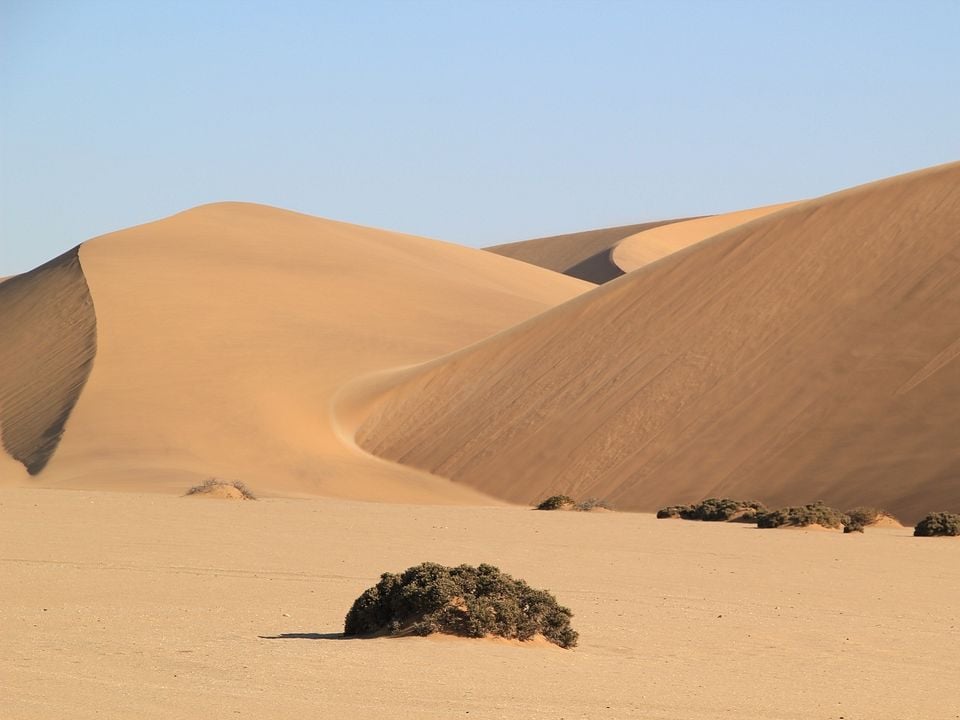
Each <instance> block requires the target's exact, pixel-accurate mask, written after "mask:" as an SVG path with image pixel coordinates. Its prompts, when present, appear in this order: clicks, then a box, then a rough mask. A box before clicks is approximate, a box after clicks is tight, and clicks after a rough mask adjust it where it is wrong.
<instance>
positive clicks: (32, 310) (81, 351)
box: [0, 248, 97, 475]
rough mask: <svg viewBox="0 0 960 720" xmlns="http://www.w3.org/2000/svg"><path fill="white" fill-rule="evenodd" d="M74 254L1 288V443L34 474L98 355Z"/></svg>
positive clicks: (0, 468) (4, 463)
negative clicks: (95, 356)
mask: <svg viewBox="0 0 960 720" xmlns="http://www.w3.org/2000/svg"><path fill="white" fill-rule="evenodd" d="M78 250H79V248H73V249H72V250H69V251H68V252H65V253H64V254H63V255H61V256H60V257H58V258H55V259H54V260H51V261H50V262H48V263H46V264H44V265H41V266H40V267H38V268H36V269H35V270H31V271H30V272H28V273H24V274H22V275H18V276H16V277H14V278H11V279H8V280H6V281H5V282H2V283H0V438H2V440H3V449H4V450H5V451H6V455H7V457H5V458H0V473H2V474H4V475H5V474H8V473H9V474H11V475H12V473H13V470H12V463H11V460H13V461H16V462H19V463H21V464H22V465H23V467H24V468H25V469H26V471H27V472H28V473H30V474H31V475H36V474H37V473H39V472H40V471H41V470H43V468H44V467H45V466H46V465H47V463H48V462H49V460H50V458H51V456H52V455H53V453H54V451H55V450H56V448H57V443H59V442H60V437H61V435H62V434H63V429H64V425H65V424H66V422H67V418H68V417H69V416H70V412H71V410H73V406H74V405H75V404H76V402H77V399H78V398H79V397H80V392H81V390H82V389H83V386H84V383H86V381H87V377H88V376H89V375H90V367H91V364H92V362H93V357H94V355H95V354H96V350H97V318H96V315H95V313H94V311H93V301H92V300H91V298H90V292H89V290H88V288H87V283H86V280H85V279H84V276H83V270H82V268H81V267H80V261H79V259H78V257H77V251H78Z"/></svg>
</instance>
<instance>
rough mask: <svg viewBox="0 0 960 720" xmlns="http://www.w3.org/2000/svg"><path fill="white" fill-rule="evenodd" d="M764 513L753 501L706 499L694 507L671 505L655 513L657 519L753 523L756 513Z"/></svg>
mask: <svg viewBox="0 0 960 720" xmlns="http://www.w3.org/2000/svg"><path fill="white" fill-rule="evenodd" d="M764 511H766V508H765V507H764V505H763V503H759V502H755V501H753V500H731V499H730V498H707V499H706V500H702V501H700V502H698V503H696V504H694V505H671V506H669V507H665V508H661V509H660V510H658V511H657V517H658V518H661V519H663V518H678V517H679V518H683V519H684V520H705V521H707V522H728V521H730V520H737V521H740V522H754V520H755V519H756V516H757V513H760V512H764Z"/></svg>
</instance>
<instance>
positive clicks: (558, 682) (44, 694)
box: [0, 488, 960, 720]
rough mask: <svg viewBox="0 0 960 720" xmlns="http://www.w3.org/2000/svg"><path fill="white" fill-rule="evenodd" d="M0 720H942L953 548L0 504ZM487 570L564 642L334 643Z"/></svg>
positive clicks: (729, 532)
mask: <svg viewBox="0 0 960 720" xmlns="http://www.w3.org/2000/svg"><path fill="white" fill-rule="evenodd" d="M0 548H2V550H0V586H2V588H3V594H2V597H3V602H2V605H0V622H2V624H3V628H4V632H3V638H4V639H3V652H2V653H0V717H3V718H9V719H11V720H14V719H15V720H21V719H26V718H73V719H82V718H102V717H114V718H164V719H165V720H166V719H171V718H201V717H205V718H230V717H248V718H302V717H330V718H352V717H396V718H454V717H469V718H565V719H567V720H570V719H572V718H591V719H593V718H664V719H671V720H673V719H676V718H784V719H786V718H796V719H797V720H801V719H802V720H808V719H811V718H823V719H825V720H828V719H834V720H835V719H837V718H844V719H845V720H852V719H864V720H879V719H881V718H891V719H894V718H896V719H898V720H902V719H904V718H924V719H935V718H957V717H960V690H958V687H957V678H958V677H960V653H958V652H957V641H958V638H960V605H958V603H957V601H956V599H957V597H958V593H960V565H958V563H957V553H958V552H960V543H958V542H957V541H956V540H955V539H952V538H931V539H927V538H913V537H911V531H910V529H873V530H871V529H868V530H867V532H866V533H865V534H864V535H856V536H850V535H843V534H841V533H833V532H824V531H820V532H817V531H804V530H790V531H778V530H758V529H756V528H753V527H750V526H746V525H738V524H714V523H694V522H684V521H670V520H659V521H658V520H656V519H654V518H653V516H651V515H648V514H640V513H543V512H536V511H532V510H527V509H523V508H512V507H507V508H505V507H476V506H474V507H442V506H419V505H395V504H373V503H362V502H353V501H347V500H325V499H313V500H294V499H273V498H267V499H262V500H259V501H257V502H230V501H212V500H200V499H193V498H182V497H174V496H169V495H161V494H136V493H110V492H86V491H66V490H53V491H51V490H28V489H15V488H8V489H3V490H2V491H0ZM424 560H434V561H437V562H441V563H447V564H458V563H461V562H469V563H474V564H475V563H479V562H490V563H493V564H496V565H498V566H500V567H501V568H502V569H504V570H506V571H508V572H511V573H514V574H515V575H517V576H519V577H523V578H526V579H527V580H528V581H529V582H531V583H532V584H533V585H535V586H542V587H547V588H550V589H551V590H553V591H554V593H555V594H556V595H557V597H558V598H559V599H560V600H561V601H562V602H564V603H565V604H567V605H568V606H569V607H570V608H571V609H572V610H573V612H574V627H575V628H576V629H577V630H578V631H579V632H580V644H579V646H578V647H577V648H575V649H573V650H568V651H567V650H560V649H559V648H555V647H553V646H548V645H529V644H528V645H524V646H521V645H519V644H511V643H506V642H499V643H498V642H491V641H471V640H464V639H451V638H440V639H434V638H402V639H376V640H343V639H338V638H337V634H338V633H339V632H341V630H342V622H343V616H344V614H345V612H346V611H347V609H348V608H349V606H350V604H351V603H352V601H353V599H354V598H355V597H356V596H357V595H359V594H360V592H362V591H363V590H364V589H365V588H367V587H369V586H370V585H372V584H373V583H374V582H375V581H376V579H377V577H378V575H379V574H380V573H381V572H383V571H386V570H400V569H403V568H406V567H407V566H409V565H412V564H415V563H418V562H421V561H424Z"/></svg>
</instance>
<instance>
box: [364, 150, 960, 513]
mask: <svg viewBox="0 0 960 720" xmlns="http://www.w3.org/2000/svg"><path fill="white" fill-rule="evenodd" d="M958 188H960V164H951V165H945V166H940V167H936V168H932V169H929V170H926V171H922V172H919V173H914V174H911V175H906V176H901V177H898V178H893V179H890V180H886V181H882V182H878V183H873V184H870V185H866V186H863V187H860V188H855V189H852V190H848V191H844V192H841V193H836V194H833V195H829V196H826V197H824V198H820V199H817V200H812V201H809V202H805V203H802V204H800V205H797V206H795V207H793V208H790V209H786V210H783V211H781V212H777V213H774V214H772V215H770V216H769V217H768V218H766V219H761V220H757V221H755V222H753V223H750V224H748V225H745V226H742V227H740V228H734V229H732V230H730V231H728V232H726V233H723V234H721V235H719V236H716V237H714V238H712V239H710V240H708V241H706V242H702V243H700V244H698V245H696V246H694V247H691V248H687V249H686V250H683V251H680V252H678V253H675V254H673V255H671V256H669V257H667V258H665V259H662V260H660V262H657V263H655V264H652V265H648V266H647V267H645V268H642V269H640V270H638V271H636V272H633V273H631V274H629V275H627V276H625V277H622V278H620V279H618V280H615V281H613V282H611V283H609V284H607V285H604V286H602V287H600V288H597V289H596V290H594V291H591V292H590V293H587V294H585V295H582V296H581V297H579V298H577V299H575V300H573V301H570V302H568V303H566V304H565V305H562V306H560V307H557V308H554V309H553V310H551V311H548V312H547V313H545V314H544V315H542V316H540V317H537V318H535V319H533V320H530V321H528V322H526V323H523V324H521V325H520V326H518V327H516V328H513V329H510V330H508V331H506V332H503V333H501V334H499V335H497V336H495V337H493V338H491V339H489V340H487V341H485V342H483V343H480V344H478V345H477V346H475V347H472V348H470V349H468V350H465V351H463V352H460V353H457V354H455V355H454V356H452V357H451V358H448V359H445V360H443V361H440V362H436V363H433V364H430V365H429V366H427V367H425V368H422V369H420V370H419V371H418V372H414V373H411V375H410V377H409V378H408V380H407V381H406V382H405V383H404V384H403V385H401V386H400V387H399V388H398V389H397V390H396V391H395V392H393V393H392V394H391V395H390V396H389V397H388V399H386V400H385V401H384V402H383V404H382V405H381V406H380V407H379V409H378V411H377V412H376V414H374V415H373V416H371V418H370V419H369V420H368V421H367V422H366V423H365V424H364V425H363V427H362V428H361V430H360V433H359V436H358V438H359V441H360V444H361V445H362V446H363V447H365V448H367V449H369V450H371V451H372V452H375V453H377V454H379V455H381V456H382V457H385V458H388V459H391V460H396V461H399V462H402V463H405V464H408V465H410V466H412V467H417V468H421V469H424V470H427V471H429V472H432V473H437V474H440V475H443V476H446V477H450V478H453V479H455V480H456V481H458V482H460V483H463V484H465V485H470V486H471V487H475V488H478V489H480V490H482V491H484V492H486V493H490V494H494V495H497V496H499V497H503V498H506V499H509V500H512V501H517V502H530V501H534V500H536V499H539V498H541V497H543V496H545V495H546V494H552V493H555V492H566V493H568V494H572V495H577V496H586V495H596V496H601V497H607V498H609V499H610V500H612V501H613V502H614V503H615V504H617V505H619V506H620V507H622V508H628V509H635V510H652V509H654V508H656V507H657V506H659V505H665V504H672V503H677V502H690V501H695V500H698V499H700V498H702V497H705V496H711V495H729V496H734V497H745V498H756V499H759V500H763V501H765V502H767V503H769V504H774V505H776V504H787V503H799V502H808V501H812V500H816V499H821V500H824V501H826V502H828V503H831V504H836V505H839V506H852V505H857V504H873V505H879V506H881V507H885V508H886V509H888V510H890V511H891V512H893V513H894V514H896V515H897V516H898V517H900V518H901V519H903V520H904V521H907V522H912V521H915V520H916V519H917V518H918V517H919V516H920V514H921V513H923V512H926V511H929V510H940V509H943V510H953V511H957V510H960V443H957V429H956V428H957V427H960V362H957V356H958V354H960V341H958V338H960V262H958V256H960V235H958V234H957V227H960V191H958Z"/></svg>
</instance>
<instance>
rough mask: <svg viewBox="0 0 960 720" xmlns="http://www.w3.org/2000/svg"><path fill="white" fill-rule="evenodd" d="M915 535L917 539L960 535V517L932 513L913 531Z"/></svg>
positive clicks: (950, 514) (943, 513) (951, 514)
mask: <svg viewBox="0 0 960 720" xmlns="http://www.w3.org/2000/svg"><path fill="white" fill-rule="evenodd" d="M913 534H914V535H915V536H917V537H933V536H934V535H951V536H956V535H960V515H957V514H956V513H948V512H935V513H930V514H929V515H927V516H926V517H925V518H924V519H923V520H921V521H920V522H918V523H917V526H916V527H915V528H914V529H913Z"/></svg>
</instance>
